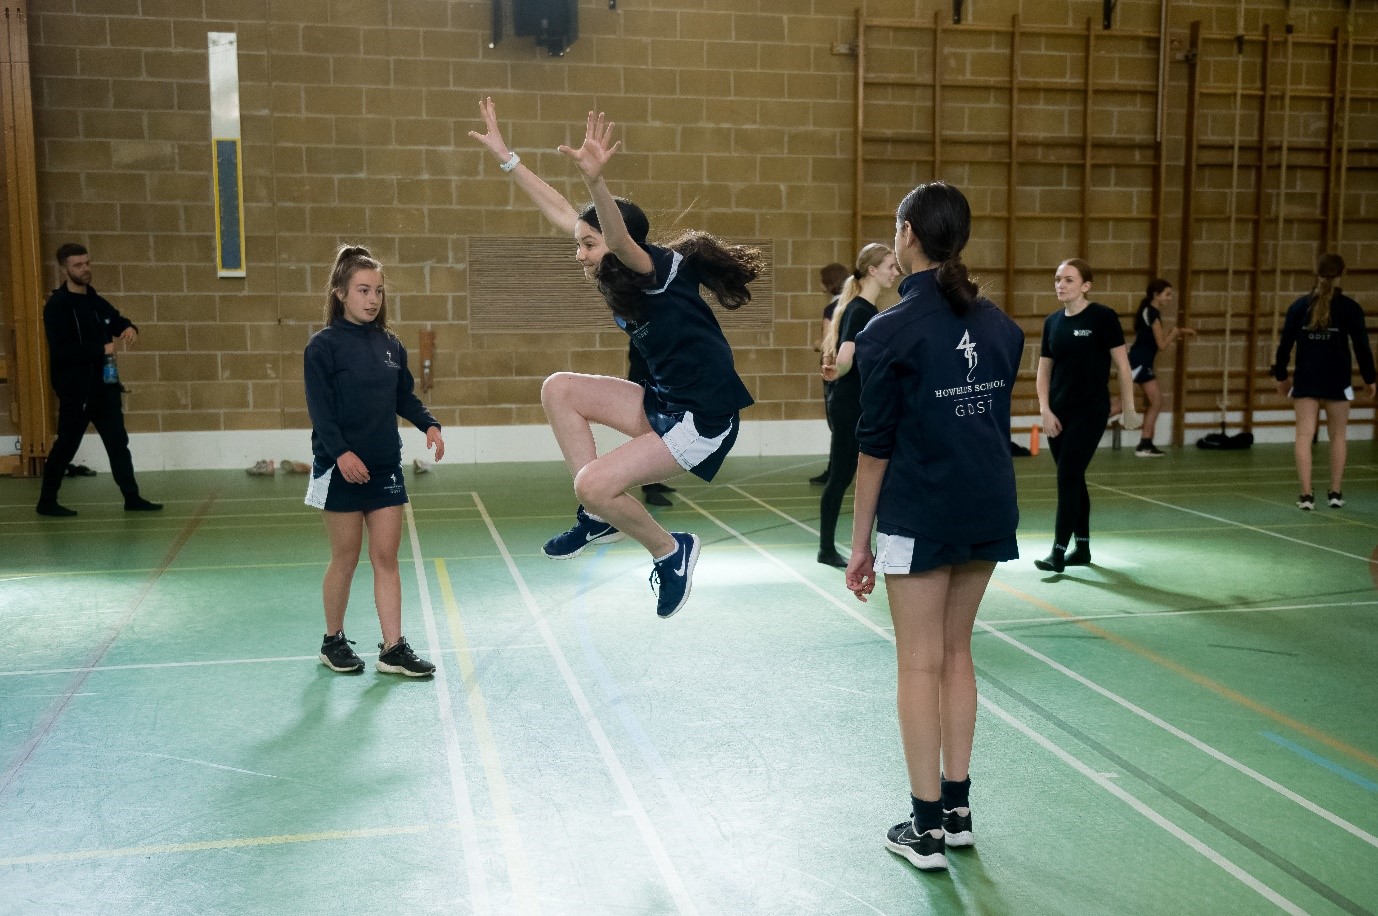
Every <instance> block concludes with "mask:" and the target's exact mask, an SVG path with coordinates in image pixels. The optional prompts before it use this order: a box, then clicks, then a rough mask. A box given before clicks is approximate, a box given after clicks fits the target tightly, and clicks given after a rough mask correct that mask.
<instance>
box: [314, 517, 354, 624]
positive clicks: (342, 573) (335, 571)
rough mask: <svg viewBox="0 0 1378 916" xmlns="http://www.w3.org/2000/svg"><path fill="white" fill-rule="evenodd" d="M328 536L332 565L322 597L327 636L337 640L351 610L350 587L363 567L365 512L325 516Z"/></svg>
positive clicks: (327, 570) (327, 572)
mask: <svg viewBox="0 0 1378 916" xmlns="http://www.w3.org/2000/svg"><path fill="white" fill-rule="evenodd" d="M321 515H322V516H324V517H325V533H326V535H327V536H328V537H329V538H330V565H329V566H327V567H326V569H325V581H324V582H323V583H322V584H321V597H322V599H323V601H324V604H325V633H326V635H327V636H334V635H335V634H336V633H338V632H340V631H341V630H343V629H344V619H345V609H346V608H348V607H349V586H350V583H351V582H353V581H354V569H355V568H356V567H357V566H358V565H359V548H360V547H361V546H362V544H363V540H364V514H363V513H362V512H322V513H321Z"/></svg>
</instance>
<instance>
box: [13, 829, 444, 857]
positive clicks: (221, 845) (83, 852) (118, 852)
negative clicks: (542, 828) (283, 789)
mask: <svg viewBox="0 0 1378 916" xmlns="http://www.w3.org/2000/svg"><path fill="white" fill-rule="evenodd" d="M436 829H448V825H435V824H420V825H417V826H413V827H361V828H359V829H357V830H324V831H321V832H319V833H283V834H279V835H277V836H253V837H239V838H232V839H226V840H204V841H202V842H199V843H169V844H167V845H164V846H125V847H122V848H119V849H80V850H77V851H75V852H50V853H40V854H38V855H32V856H11V857H10V858H8V859H0V866H7V865H43V864H46V863H51V862H88V861H92V860H95V859H122V858H127V857H130V856H149V855H158V854H161V853H170V852H201V851H204V850H210V849H242V848H243V847H246V846H278V845H282V844H285V843H317V842H321V841H323V840H356V839H363V838H366V837H377V836H405V835H407V834H413V833H428V832H430V831H432V830H436Z"/></svg>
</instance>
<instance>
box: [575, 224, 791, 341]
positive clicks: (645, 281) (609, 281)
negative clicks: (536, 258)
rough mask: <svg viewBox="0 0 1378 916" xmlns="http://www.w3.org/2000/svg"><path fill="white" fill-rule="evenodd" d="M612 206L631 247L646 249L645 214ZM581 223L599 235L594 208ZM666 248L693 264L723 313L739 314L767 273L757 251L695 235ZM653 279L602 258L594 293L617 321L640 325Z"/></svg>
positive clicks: (609, 257)
mask: <svg viewBox="0 0 1378 916" xmlns="http://www.w3.org/2000/svg"><path fill="white" fill-rule="evenodd" d="M614 200H615V201H616V203H617V210H618V212H619V213H621V214H622V221H623V222H624V223H626V225H627V234H628V235H630V236H631V238H632V241H633V242H636V244H638V245H640V246H642V247H643V248H644V247H645V246H646V236H647V235H648V234H649V233H650V229H651V224H650V220H648V219H647V218H646V213H645V212H644V211H643V210H642V209H641V208H640V207H638V206H637V205H636V204H634V203H632V202H631V201H630V200H626V199H625V198H622V197H618V198H614ZM579 219H581V220H583V221H584V222H586V223H588V224H589V225H590V226H592V227H593V228H594V229H596V230H598V231H599V232H602V231H603V227H602V225H600V224H599V222H598V211H597V209H595V208H594V205H593V204H588V205H587V206H585V207H584V209H583V210H582V211H580V213H579ZM665 247H666V248H669V249H671V250H673V251H677V252H679V253H680V254H681V255H683V256H684V257H685V258H686V259H687V260H689V261H691V262H692V263H693V265H694V268H695V270H696V271H697V272H698V274H699V279H700V280H701V281H702V282H703V285H704V286H706V287H708V289H709V290H710V291H711V292H712V293H713V295H714V296H715V297H717V300H718V302H720V303H721V304H722V306H723V308H725V309H732V310H735V309H739V308H741V307H742V306H743V305H746V304H747V303H748V302H750V301H751V290H750V289H749V288H748V286H747V284H749V283H750V282H751V281H752V280H755V279H756V278H757V277H758V276H760V275H761V271H762V270H764V269H765V258H764V256H763V255H762V254H761V250H760V249H759V248H752V247H749V246H747V245H729V244H727V243H726V242H724V241H722V240H721V239H719V238H717V237H716V236H713V235H710V234H709V233H707V232H700V231H698V230H688V231H686V232H684V233H682V234H680V235H679V236H678V237H677V238H675V239H674V240H673V241H671V242H669V243H667V244H666V245H665ZM655 279H656V278H655V277H653V276H645V275H642V274H638V273H636V272H635V271H633V270H631V269H630V268H628V267H627V265H625V264H623V263H622V262H621V261H619V260H618V259H617V256H616V255H614V254H612V253H609V254H606V255H604V256H603V260H602V261H601V262H600V263H599V265H598V291H599V292H600V293H602V294H603V298H604V299H605V300H607V303H608V307H609V308H611V309H612V312H613V314H614V315H617V316H618V317H619V318H624V319H630V320H632V321H640V320H641V319H642V318H643V317H644V316H645V312H646V289H647V287H648V285H649V284H651V283H654V282H655Z"/></svg>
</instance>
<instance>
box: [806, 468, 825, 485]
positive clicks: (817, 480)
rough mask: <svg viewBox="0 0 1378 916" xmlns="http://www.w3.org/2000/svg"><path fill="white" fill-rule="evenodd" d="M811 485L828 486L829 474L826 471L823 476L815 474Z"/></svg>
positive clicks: (811, 479) (811, 478) (810, 481)
mask: <svg viewBox="0 0 1378 916" xmlns="http://www.w3.org/2000/svg"><path fill="white" fill-rule="evenodd" d="M809 483H811V484H813V485H814V486H815V487H823V486H827V484H828V472H827V471H824V472H823V473H822V474H815V475H814V476H813V477H810V478H809Z"/></svg>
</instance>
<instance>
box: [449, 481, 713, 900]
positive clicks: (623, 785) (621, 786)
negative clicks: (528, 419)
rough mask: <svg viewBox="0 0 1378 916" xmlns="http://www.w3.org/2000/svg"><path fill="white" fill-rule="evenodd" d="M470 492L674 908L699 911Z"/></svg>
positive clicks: (483, 509)
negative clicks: (658, 868)
mask: <svg viewBox="0 0 1378 916" xmlns="http://www.w3.org/2000/svg"><path fill="white" fill-rule="evenodd" d="M472 495H473V498H474V505H475V506H477V507H478V511H479V515H480V516H482V517H483V523H484V524H485V525H487V526H488V534H489V535H490V536H491V537H492V538H493V543H494V544H496V545H497V547H498V552H499V553H501V554H502V559H503V561H504V562H505V563H506V564H507V571H508V572H509V573H510V574H511V576H512V580H513V581H514V582H515V583H516V584H517V591H518V592H520V593H521V596H522V601H523V602H525V604H526V609H527V611H529V612H530V613H531V620H532V622H533V623H534V624H535V625H536V631H537V632H538V633H540V634H541V639H542V640H544V641H545V644H546V648H547V649H548V650H549V651H550V656H551V658H553V659H554V660H555V667H556V668H557V669H559V672H560V676H561V677H563V678H564V680H565V686H566V687H568V688H569V693H570V696H571V697H573V699H574V705H575V706H576V707H577V708H578V710H579V715H580V716H581V717H583V720H584V727H585V728H587V729H588V732H589V734H590V735H591V736H592V737H593V743H594V744H596V745H597V746H598V752H599V753H600V754H601V755H602V757H603V765H604V766H605V767H607V770H608V773H609V775H611V776H612V781H613V782H614V783H615V784H616V785H617V788H618V790H619V791H620V792H621V793H622V800H623V801H624V802H625V803H626V805H627V813H628V814H630V815H631V818H632V820H633V821H635V822H636V826H637V829H638V830H640V832H641V838H642V840H643V841H644V842H645V843H646V848H647V849H648V850H650V853H651V858H653V859H655V862H656V865H658V866H659V867H660V874H661V877H662V878H664V879H665V885H666V887H667V888H668V889H669V891H670V895H671V896H672V897H673V898H674V901H675V907H676V908H677V909H678V910H679V911H680V912H681V913H685V914H696V913H698V909H697V908H696V907H695V906H694V902H693V901H692V900H690V899H689V890H688V888H686V887H685V886H684V880H683V879H682V878H680V876H679V872H678V871H676V870H675V864H674V862H672V861H671V860H670V856H669V854H668V853H667V852H666V851H665V845H664V844H663V843H662V842H661V841H660V836H659V834H657V833H656V829H655V825H654V824H652V823H651V818H650V816H649V815H648V814H647V813H646V808H645V806H644V805H642V804H641V799H640V798H639V797H638V796H637V794H636V788H635V787H634V786H633V785H632V781H631V779H630V777H628V776H627V771H626V769H625V768H623V766H622V761H621V760H619V759H618V757H617V752H616V751H614V750H613V747H612V742H610V741H609V740H608V736H607V733H606V732H605V731H604V730H603V725H602V723H601V722H599V720H598V714H597V713H595V712H594V711H593V706H592V705H590V704H589V701H588V697H587V696H586V695H585V694H584V689H583V688H582V687H580V686H579V681H578V679H577V678H576V677H575V676H574V670H573V669H572V668H570V666H569V661H568V659H566V658H565V653H564V650H562V649H561V648H560V644H559V642H557V641H556V639H555V634H554V633H553V632H551V629H550V625H549V624H547V623H546V622H545V617H544V616H543V614H542V612H541V608H540V605H539V604H537V603H536V596H535V595H533V594H532V593H531V589H530V588H528V587H527V584H526V579H525V578H523V577H522V574H521V571H520V570H518V569H517V564H516V561H515V560H513V559H512V554H511V553H510V552H509V551H508V549H507V543H506V542H505V541H504V540H503V539H502V535H501V534H499V533H498V528H497V525H495V524H494V523H493V517H492V516H491V515H489V514H488V507H487V506H486V505H484V503H483V500H482V498H480V497H479V495H478V493H473V494H472Z"/></svg>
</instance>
